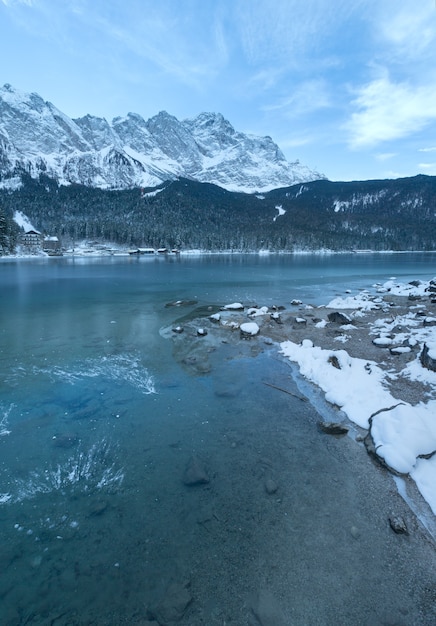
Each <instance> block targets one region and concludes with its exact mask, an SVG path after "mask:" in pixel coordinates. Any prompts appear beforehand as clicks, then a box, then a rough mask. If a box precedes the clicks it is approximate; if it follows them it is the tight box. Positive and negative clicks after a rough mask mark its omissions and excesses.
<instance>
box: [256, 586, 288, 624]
mask: <svg viewBox="0 0 436 626" xmlns="http://www.w3.org/2000/svg"><path fill="white" fill-rule="evenodd" d="M250 604H251V607H250V608H251V615H250V616H249V622H248V623H249V626H285V625H286V623H287V622H286V621H285V617H284V614H283V611H282V609H281V607H280V605H279V604H278V602H277V600H276V599H275V597H274V596H273V595H272V594H271V593H269V592H268V591H264V590H261V591H260V592H259V594H258V595H257V596H256V597H255V598H253V599H252V601H251V603H250Z"/></svg>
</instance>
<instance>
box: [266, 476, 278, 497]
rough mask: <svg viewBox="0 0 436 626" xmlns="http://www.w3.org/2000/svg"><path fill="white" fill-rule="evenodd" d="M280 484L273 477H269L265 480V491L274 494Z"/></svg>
mask: <svg viewBox="0 0 436 626" xmlns="http://www.w3.org/2000/svg"><path fill="white" fill-rule="evenodd" d="M278 488H279V487H278V485H277V483H276V482H275V481H274V480H272V478H269V479H268V480H266V481H265V491H266V492H267V494H268V495H270V496H271V495H272V494H274V493H276V491H277V489H278Z"/></svg>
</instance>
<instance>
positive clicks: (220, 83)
mask: <svg viewBox="0 0 436 626" xmlns="http://www.w3.org/2000/svg"><path fill="white" fill-rule="evenodd" d="M0 54H1V58H2V64H1V67H2V69H1V71H0V84H4V83H10V84H11V85H13V86H14V87H15V88H17V89H20V90H23V91H27V92H32V91H34V92H37V93H39V95H41V96H42V97H43V98H44V99H45V100H49V101H50V102H52V103H53V104H54V105H55V106H57V107H58V108H59V109H60V110H61V111H63V112H64V113H66V114H67V115H69V116H70V117H73V118H74V117H80V116H82V115H85V114H86V113H91V114H93V115H97V116H100V117H106V119H108V120H111V119H112V118H113V117H116V116H118V115H121V116H123V115H125V114H126V113H128V112H129V111H131V112H135V113H139V114H141V115H142V116H143V117H144V118H145V119H148V118H149V117H152V116H153V115H155V114H157V113H158V112H159V111H161V110H166V111H168V112H169V113H171V114H173V115H175V116H176V117H177V118H179V119H185V118H189V117H195V116H196V115H197V114H198V113H200V112H202V111H216V112H220V113H222V114H223V115H224V117H226V118H227V119H228V120H229V121H230V122H231V123H232V125H233V126H234V127H235V128H236V129H237V130H240V131H243V132H248V133H254V134H257V135H270V136H271V137H272V138H273V139H274V141H276V142H277V143H278V144H279V146H280V147H281V149H282V150H283V152H284V153H285V155H286V157H287V159H288V160H290V161H293V160H295V159H299V160H300V161H301V162H302V163H303V164H305V165H308V166H309V167H311V168H314V169H317V170H318V171H320V172H322V173H324V174H325V175H326V176H327V177H328V178H329V179H331V180H364V179H373V178H391V177H398V176H413V175H415V174H418V173H422V174H431V175H436V2H435V0H0Z"/></svg>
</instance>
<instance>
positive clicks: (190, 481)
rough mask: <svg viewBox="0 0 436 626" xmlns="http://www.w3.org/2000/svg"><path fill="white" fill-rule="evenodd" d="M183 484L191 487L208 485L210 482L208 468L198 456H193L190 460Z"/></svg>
mask: <svg viewBox="0 0 436 626" xmlns="http://www.w3.org/2000/svg"><path fill="white" fill-rule="evenodd" d="M183 482H184V484H185V485H188V486H189V487H192V486H194V485H206V484H207V483H208V482H210V479H209V476H208V473H207V471H206V467H205V465H204V463H203V462H202V461H201V460H200V459H199V458H198V457H197V456H191V458H190V459H189V461H188V463H187V465H186V469H185V471H184V474H183Z"/></svg>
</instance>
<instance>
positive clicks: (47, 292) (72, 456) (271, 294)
mask: <svg viewBox="0 0 436 626" xmlns="http://www.w3.org/2000/svg"><path fill="white" fill-rule="evenodd" d="M435 261H436V255H431V254H427V255H425V254H415V255H413V254H407V255H340V256H336V255H335V256H333V255H332V256H330V255H325V256H309V255H308V256H297V257H292V256H262V257H259V256H256V255H247V256H244V255H241V256H207V257H192V258H191V257H187V258H186V257H168V258H155V259H148V258H145V259H143V258H141V259H131V258H128V257H125V258H122V257H120V258H114V257H111V258H102V259H83V258H61V259H35V260H1V262H0V290H1V291H0V385H1V387H0V432H1V433H2V436H1V437H0V524H1V529H2V545H1V550H0V559H1V560H0V564H1V568H0V599H1V604H0V623H1V624H10V625H17V626H21V625H22V624H56V625H60V624H65V625H67V624H98V625H100V624H114V625H116V624H146V623H147V621H151V620H152V619H153V618H157V619H158V620H159V623H160V624H166V623H178V624H181V625H182V626H197V625H201V624H204V625H208V626H214V625H215V624H216V625H220V626H223V625H224V624H227V625H229V624H233V625H238V626H239V625H241V626H243V625H245V624H257V623H259V620H261V619H262V618H258V617H255V615H258V614H259V613H258V612H257V613H256V611H258V609H257V608H256V607H257V604H256V602H258V599H259V597H261V598H264V595H263V594H265V593H266V594H267V597H268V598H273V600H271V603H272V605H273V607H272V608H271V607H270V608H271V611H273V612H274V611H276V617H275V618H274V620H275V621H274V623H275V624H276V626H280V624H281V623H283V624H351V623H352V624H382V623H406V624H430V623H432V622H433V617H436V615H435V613H434V605H433V604H432V596H431V593H432V592H431V589H432V588H433V587H432V584H434V582H435V581H434V570H433V573H432V569H431V565H432V564H433V565H434V561H432V560H431V559H432V553H431V551H430V552H429V550H428V548H427V549H425V550H424V548H423V546H422V542H420V540H419V538H420V537H421V535H420V532H421V531H420V530H419V529H418V530H417V536H416V537H412V538H408V539H407V543H406V542H403V544H401V545H400V544H399V543H398V537H397V536H393V534H392V533H390V531H389V530H388V529H387V528H386V519H387V515H388V509H389V507H390V506H391V505H392V503H394V504H395V505H396V506H398V507H401V506H402V504H401V502H400V501H399V500H397V499H396V498H397V496H396V493H395V489H394V487H393V486H392V485H391V482H390V479H389V477H387V476H386V475H385V474H384V473H383V472H382V471H381V470H380V469H379V468H375V467H374V466H372V465H371V463H370V461H369V460H368V459H367V457H366V456H365V455H364V454H362V452H361V450H360V449H357V446H356V444H355V443H354V442H352V441H349V440H341V441H338V440H336V439H333V440H332V439H329V440H326V438H325V437H323V436H321V435H320V433H319V432H318V430H317V428H316V422H317V419H319V415H318V414H317V412H316V410H315V408H314V407H312V406H311V405H310V403H309V402H304V401H303V400H301V394H300V392H299V390H298V389H297V387H296V385H295V381H294V377H293V375H292V371H291V369H290V365H289V364H288V363H287V362H285V361H283V360H282V359H281V358H280V357H279V355H278V349H277V347H276V346H270V345H266V344H265V343H264V342H262V340H261V338H259V339H255V340H252V341H249V342H241V343H240V344H236V345H235V344H228V345H226V344H222V345H217V346H216V347H215V348H214V350H213V351H211V353H210V354H208V355H207V363H206V359H205V363H204V364H203V363H197V362H196V363H195V367H193V366H192V363H191V362H189V361H186V359H185V360H183V358H181V356H180V354H178V352H177V350H176V349H175V343H174V341H173V339H172V338H171V336H169V335H171V333H168V332H164V331H163V329H168V328H171V326H173V325H175V324H177V323H178V321H179V319H180V318H181V317H183V316H185V315H186V314H193V313H194V312H195V310H196V309H197V308H199V307H205V306H207V305H223V304H227V303H230V302H233V301H236V300H237V301H242V302H243V303H245V304H253V303H257V304H258V305H260V306H261V305H268V306H271V305H272V304H277V305H281V304H283V305H285V306H288V305H289V303H290V301H291V300H292V299H294V298H298V299H301V300H302V301H303V302H306V303H310V304H314V305H316V304H321V303H325V302H327V301H328V300H329V299H331V298H332V297H334V296H335V295H336V294H338V293H340V294H343V293H344V292H345V289H351V290H357V289H359V288H371V285H373V284H374V283H376V282H383V281H385V280H388V279H389V278H390V277H392V276H396V277H397V278H398V279H399V280H404V281H407V280H412V279H416V278H423V279H428V278H431V277H432V276H433V275H434V274H435V273H436V272H435V268H436V263H435ZM175 301H186V302H188V301H189V302H191V304H187V305H186V306H167V305H168V304H169V303H174V302H175ZM202 310H203V309H202ZM203 365H204V366H203ZM265 383H266V384H265ZM270 384H274V385H276V386H278V387H281V388H286V389H287V390H289V391H290V392H292V394H294V395H290V394H284V393H281V392H280V391H278V390H277V389H274V388H273V387H270V386H269V385H270ZM328 410H329V409H328V407H327V408H326V411H328ZM192 456H194V457H195V458H197V459H199V460H200V462H201V463H202V464H204V467H205V468H206V471H207V474H208V477H209V482H208V483H206V484H204V485H197V486H194V487H188V486H186V485H185V484H184V483H183V475H184V471H185V468H186V465H187V463H188V462H189V459H190V458H191V457H192ZM268 479H271V480H274V482H275V483H276V484H277V485H278V490H277V492H275V493H274V494H268V493H267V492H266V491H265V481H266V480H268ZM388 497H389V498H390V500H388V499H387V498H388ZM351 528H357V529H358V538H356V536H355V535H356V532H354V531H353V532H351ZM374 560H376V562H377V568H376V569H374ZM415 560H417V561H419V562H420V564H421V566H420V571H419V572H418V573H415V583H414V585H412V586H411V585H410V571H411V568H412V569H413V563H414V562H415ZM411 563H412V565H411ZM371 564H372V565H371ZM370 570H371V571H370ZM171 584H175V585H176V586H177V589H178V590H179V591H180V589H183V590H184V593H185V596H184V597H185V603H184V602H183V601H180V602H181V605H182V608H180V606H179V610H178V612H177V611H176V613H173V617H175V620H173V621H171V619H170V618H169V616H168V615H169V613H168V611H169V609H168V605H171V593H170V592H168V588H169V587H170V588H171ZM180 593H181V592H180ZM380 594H382V597H383V602H374V598H375V597H378V598H380ZM182 596H183V594H182ZM179 600H180V598H179ZM180 602H179V605H180ZM176 604H177V603H176ZM185 604H186V606H185ZM174 610H175V609H174ZM277 616H278V617H277ZM280 616H282V617H280ZM170 617H171V616H170ZM282 618H283V620H284V621H283V620H282V622H280V619H282ZM255 619H257V620H258V621H257V622H256V621H253V620H255ZM265 620H266V618H265V617H264V622H261V623H262V624H263V623H265V624H266V623H268V624H270V623H271V624H272V623H273V622H267V621H265ZM383 620H384V621H383ZM387 620H391V622H389V621H387ZM392 620H394V621H392ZM395 620H396V621H395ZM401 620H403V621H401ZM429 620H430V621H429Z"/></svg>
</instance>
